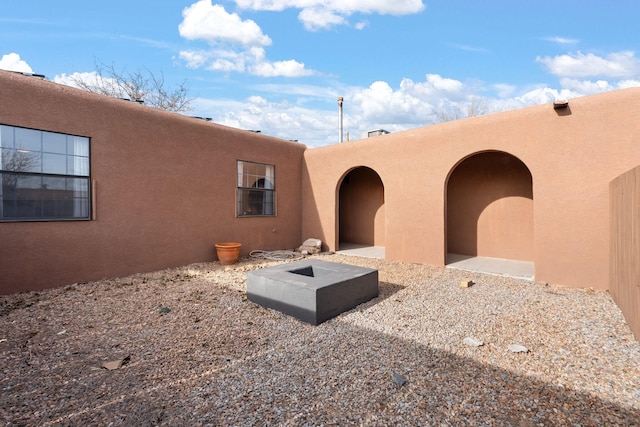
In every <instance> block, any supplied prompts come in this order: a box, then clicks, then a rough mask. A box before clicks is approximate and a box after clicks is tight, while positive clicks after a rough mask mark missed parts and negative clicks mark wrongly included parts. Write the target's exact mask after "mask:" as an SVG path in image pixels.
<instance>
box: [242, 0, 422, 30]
mask: <svg viewBox="0 0 640 427" xmlns="http://www.w3.org/2000/svg"><path fill="white" fill-rule="evenodd" d="M235 2H236V4H237V5H238V7H240V8H242V9H250V10H256V11H259V10H269V11H283V10H285V9H300V14H299V15H298V19H300V21H301V22H302V23H303V24H304V26H305V28H307V29H310V30H315V29H321V28H330V27H332V26H334V25H340V24H346V23H347V20H346V18H347V17H349V16H351V15H353V14H355V13H364V14H373V13H376V14H380V15H408V14H413V13H419V12H422V11H423V10H424V7H425V6H424V4H423V3H422V1H421V0H236V1H235Z"/></svg>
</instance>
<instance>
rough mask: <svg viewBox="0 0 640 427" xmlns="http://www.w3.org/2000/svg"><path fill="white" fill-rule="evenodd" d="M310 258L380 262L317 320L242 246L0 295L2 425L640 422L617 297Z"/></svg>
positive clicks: (638, 377) (637, 381) (635, 368)
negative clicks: (276, 291) (263, 301)
mask: <svg viewBox="0 0 640 427" xmlns="http://www.w3.org/2000/svg"><path fill="white" fill-rule="evenodd" d="M318 258H321V259H324V260H327V261H334V262H344V263H350V264H356V265H361V266H365V267H372V268H377V269H378V270H379V276H380V296H379V297H378V298H376V299H374V300H372V301H370V302H368V303H365V304H363V305H361V306H358V307H356V308H355V309H353V310H351V311H349V312H347V313H344V314H342V315H340V316H338V317H337V318H335V319H332V320H330V321H328V322H325V323H323V324H321V325H319V326H315V327H314V326H311V325H307V324H305V323H301V322H299V321H298V320H296V319H293V318H291V317H288V316H285V315H283V314H280V313H278V312H276V311H272V310H268V309H265V308H262V307H260V306H257V305H255V304H253V303H251V302H249V301H247V299H246V293H245V291H246V273H247V271H249V270H252V269H254V268H260V267H264V266H269V265H274V264H276V263H277V262H259V261H255V260H246V259H245V260H242V261H241V262H240V263H238V264H236V265H233V266H229V267H223V266H220V265H219V264H218V263H202V264H194V265H190V266H187V267H183V268H177V269H169V270H164V271H159V272H153V273H146V274H138V275H134V276H130V277H125V278H119V279H114V280H106V281H101V282H92V283H86V284H77V285H73V286H68V287H66V288H62V289H57V290H51V291H44V292H39V293H35V292H32V293H25V294H19V295H12V296H0V358H1V361H2V365H1V366H2V371H1V374H0V423H3V424H5V425H38V426H40V425H64V426H68V425H105V426H107V425H111V426H118V425H123V426H124V425H126V426H134V425H135V426H144V425H166V426H176V425H195V426H197V425H212V426H218V425H220V426H230V425H237V426H254V425H285V426H305V425H308V426H319V425H340V426H344V425H367V426H369V425H371V426H383V425H394V426H395V425H445V426H446V425H451V426H457V425H498V426H502V425H504V426H534V425H544V426H562V425H571V426H601V425H609V426H613V425H629V426H631V425H640V344H639V343H638V342H637V341H636V340H635V339H634V338H633V336H632V334H631V332H630V330H629V328H628V326H627V325H626V324H625V322H624V319H623V317H622V315H621V313H620V310H619V309H618V308H617V307H616V305H615V304H614V303H613V302H612V300H611V298H610V296H609V295H608V293H606V292H603V291H597V290H595V291H594V290H590V289H566V288H561V287H556V286H551V285H545V284H543V283H535V282H527V281H521V280H517V279H512V278H504V277H499V276H488V275H482V274H477V273H467V272H463V271H457V270H452V269H442V268H435V267H430V266H426V265H418V264H406V263H398V262H391V261H384V260H376V259H367V258H358V257H348V256H343V255H321V256H318ZM466 279H469V280H473V281H474V282H475V284H474V285H473V286H471V287H469V288H461V287H459V286H458V284H459V282H460V281H462V280H466ZM465 338H474V339H475V340H476V341H478V342H482V343H483V345H481V346H471V345H468V344H465V342H464V341H465ZM513 344H519V345H521V346H524V347H526V348H527V349H528V350H529V351H528V352H522V353H513V352H511V351H509V350H508V347H509V346H510V345H513ZM126 356H129V357H130V360H129V362H128V363H126V364H124V365H123V366H122V367H120V368H119V369H115V370H106V369H102V368H100V366H101V363H102V362H104V361H110V360H117V359H122V358H124V357H126ZM394 374H395V377H394V376H393V375H394ZM400 377H402V378H400ZM401 379H404V380H405V381H406V382H405V383H404V384H403V385H401V386H400V385H399V383H401V382H402V381H401Z"/></svg>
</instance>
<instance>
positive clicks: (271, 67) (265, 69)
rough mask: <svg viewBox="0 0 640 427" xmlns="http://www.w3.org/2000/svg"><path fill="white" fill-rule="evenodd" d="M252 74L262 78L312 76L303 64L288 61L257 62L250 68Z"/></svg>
mask: <svg viewBox="0 0 640 427" xmlns="http://www.w3.org/2000/svg"><path fill="white" fill-rule="evenodd" d="M251 72H252V74H254V75H256V76H262V77H276V76H283V77H300V76H308V75H310V74H313V72H312V71H310V70H306V69H305V68H304V64H302V63H300V62H298V61H295V60H293V59H290V60H288V61H276V62H259V63H257V64H255V65H254V66H252V67H251Z"/></svg>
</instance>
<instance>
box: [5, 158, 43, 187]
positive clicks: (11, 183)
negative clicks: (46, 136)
mask: <svg viewBox="0 0 640 427" xmlns="http://www.w3.org/2000/svg"><path fill="white" fill-rule="evenodd" d="M2 151H3V152H2V154H1V155H0V159H1V160H2V166H1V169H2V170H5V171H7V172H29V171H33V169H34V168H36V167H37V166H38V164H39V160H38V156H37V155H36V154H35V153H32V152H30V151H23V150H2ZM17 183H18V175H15V174H11V173H8V174H6V175H5V176H4V178H3V180H2V188H3V191H4V192H5V195H7V193H12V192H15V191H16V189H17Z"/></svg>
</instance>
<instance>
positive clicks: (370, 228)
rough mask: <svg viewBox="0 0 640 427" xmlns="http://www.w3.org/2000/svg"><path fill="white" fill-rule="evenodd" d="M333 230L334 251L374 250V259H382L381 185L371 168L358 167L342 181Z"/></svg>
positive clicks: (382, 213) (382, 215) (383, 223)
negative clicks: (334, 235) (336, 221)
mask: <svg viewBox="0 0 640 427" xmlns="http://www.w3.org/2000/svg"><path fill="white" fill-rule="evenodd" d="M337 228H338V230H337V231H338V242H339V243H338V250H341V251H344V250H353V249H363V248H378V250H377V251H376V254H377V255H376V256H378V257H379V256H382V257H384V252H383V251H384V245H385V213H384V185H383V184H382V180H381V179H380V176H379V175H378V174H377V173H376V172H375V171H374V170H373V169H370V168H367V167H358V168H355V169H353V170H351V171H350V172H349V173H347V174H346V175H345V177H344V178H343V180H342V182H341V183H340V187H339V193H338V227H337ZM361 253H362V254H364V252H361ZM381 254H382V255H381Z"/></svg>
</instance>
